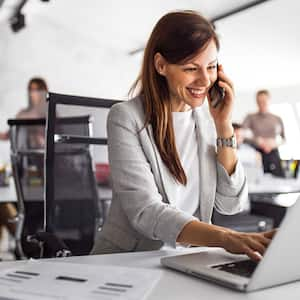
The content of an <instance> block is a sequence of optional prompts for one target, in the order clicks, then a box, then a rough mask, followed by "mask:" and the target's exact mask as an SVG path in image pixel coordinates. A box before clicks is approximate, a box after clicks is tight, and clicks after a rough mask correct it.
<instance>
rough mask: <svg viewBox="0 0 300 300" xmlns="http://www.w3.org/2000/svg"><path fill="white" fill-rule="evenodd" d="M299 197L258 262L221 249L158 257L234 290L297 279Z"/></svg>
mask: <svg viewBox="0 0 300 300" xmlns="http://www.w3.org/2000/svg"><path fill="white" fill-rule="evenodd" d="M299 224H300V197H299V198H298V200H297V201H296V203H295V204H294V205H293V206H292V207H290V208H289V209H288V211H287V213H286V215H285V217H284V219H283V221H282V223H281V226H280V229H279V230H278V232H277V233H276V235H275V236H274V238H273V240H272V243H271V244H270V245H269V247H268V249H267V251H266V252H265V254H264V256H263V258H262V259H261V261H260V262H259V263H255V262H253V261H251V260H250V259H249V258H248V257H247V256H246V255H234V254H230V253H228V252H226V251H225V250H223V249H216V250H213V249H211V251H203V252H199V253H193V254H185V255H177V256H168V257H163V258H161V264H162V265H163V266H165V267H168V268H171V269H175V270H178V271H181V272H184V273H187V274H189V275H193V276H196V277H199V278H201V279H205V280H209V281H212V282H214V283H216V284H220V285H223V286H226V287H229V288H232V289H235V290H239V291H243V292H251V291H254V290H259V289H264V288H268V287H272V286H276V285H281V284H284V283H288V282H293V281H296V280H300V256H299V255H300V238H299Z"/></svg>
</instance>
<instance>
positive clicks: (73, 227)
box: [31, 93, 119, 257]
mask: <svg viewBox="0 0 300 300" xmlns="http://www.w3.org/2000/svg"><path fill="white" fill-rule="evenodd" d="M48 101H49V106H48V118H47V126H46V134H47V137H46V156H45V169H46V172H45V218H44V233H41V232H40V233H38V234H37V235H34V236H32V237H31V240H33V241H35V242H37V243H39V245H40V246H42V252H43V253H42V254H41V256H42V257H49V256H57V255H58V253H59V255H61V256H65V255H69V254H70V253H72V255H86V254H89V252H90V250H91V248H92V246H93V243H94V238H95V233H96V231H97V230H99V228H101V226H102V224H103V222H104V221H105V215H104V213H103V211H104V208H103V207H102V206H101V201H99V198H98V191H97V184H96V180H95V176H94V171H93V163H92V156H91V152H90V145H106V144H107V139H106V138H95V137H93V136H92V128H91V125H92V123H91V118H90V116H78V117H64V118H61V117H57V114H56V111H57V106H58V105H64V106H68V105H70V106H77V107H95V108H107V109H109V108H110V107H111V106H112V105H113V104H114V103H116V102H119V101H113V100H104V99H94V98H86V97H76V96H67V95H61V94H54V93H49V96H48ZM54 244H55V245H54ZM60 247H62V248H63V249H60ZM53 249H54V250H53Z"/></svg>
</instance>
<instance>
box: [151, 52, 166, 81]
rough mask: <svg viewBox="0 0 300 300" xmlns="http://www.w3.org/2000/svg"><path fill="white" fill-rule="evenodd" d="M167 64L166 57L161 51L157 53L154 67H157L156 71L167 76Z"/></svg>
mask: <svg viewBox="0 0 300 300" xmlns="http://www.w3.org/2000/svg"><path fill="white" fill-rule="evenodd" d="M166 66H167V62H166V60H165V58H164V57H163V56H162V55H161V54H160V53H159V52H157V53H155V55H154V67H155V70H156V72H157V73H158V74H159V75H162V76H166Z"/></svg>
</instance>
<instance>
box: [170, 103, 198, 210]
mask: <svg viewBox="0 0 300 300" xmlns="http://www.w3.org/2000/svg"><path fill="white" fill-rule="evenodd" d="M172 116H173V126H174V133H175V142H176V147H177V152H178V154H179V158H180V161H181V164H182V167H183V169H184V171H185V174H186V176H187V185H186V186H184V185H182V184H179V183H177V184H176V185H175V187H174V189H173V191H172V197H173V201H174V203H175V205H176V207H177V208H178V209H180V210H182V211H185V212H187V213H190V214H191V215H194V214H195V213H196V211H197V209H198V207H199V196H200V194H199V193H200V180H199V175H200V173H199V170H200V166H199V156H198V142H197V136H196V122H195V118H194V110H192V109H191V110H188V111H185V112H172Z"/></svg>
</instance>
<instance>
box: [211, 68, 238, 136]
mask: <svg viewBox="0 0 300 300" xmlns="http://www.w3.org/2000/svg"><path fill="white" fill-rule="evenodd" d="M218 78H219V86H220V87H221V88H223V89H224V90H225V97H224V99H223V100H222V102H221V103H219V105H218V106H217V107H216V108H214V107H213V106H212V105H211V99H210V98H209V95H208V103H209V110H210V113H211V115H212V117H213V119H214V122H215V125H216V129H217V132H218V135H223V134H222V132H223V131H226V132H227V131H228V129H229V128H231V129H232V125H231V124H232V110H233V102H234V87H233V83H232V81H231V80H230V79H229V78H228V77H227V75H226V74H225V73H224V69H223V66H222V65H219V68H218Z"/></svg>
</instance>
